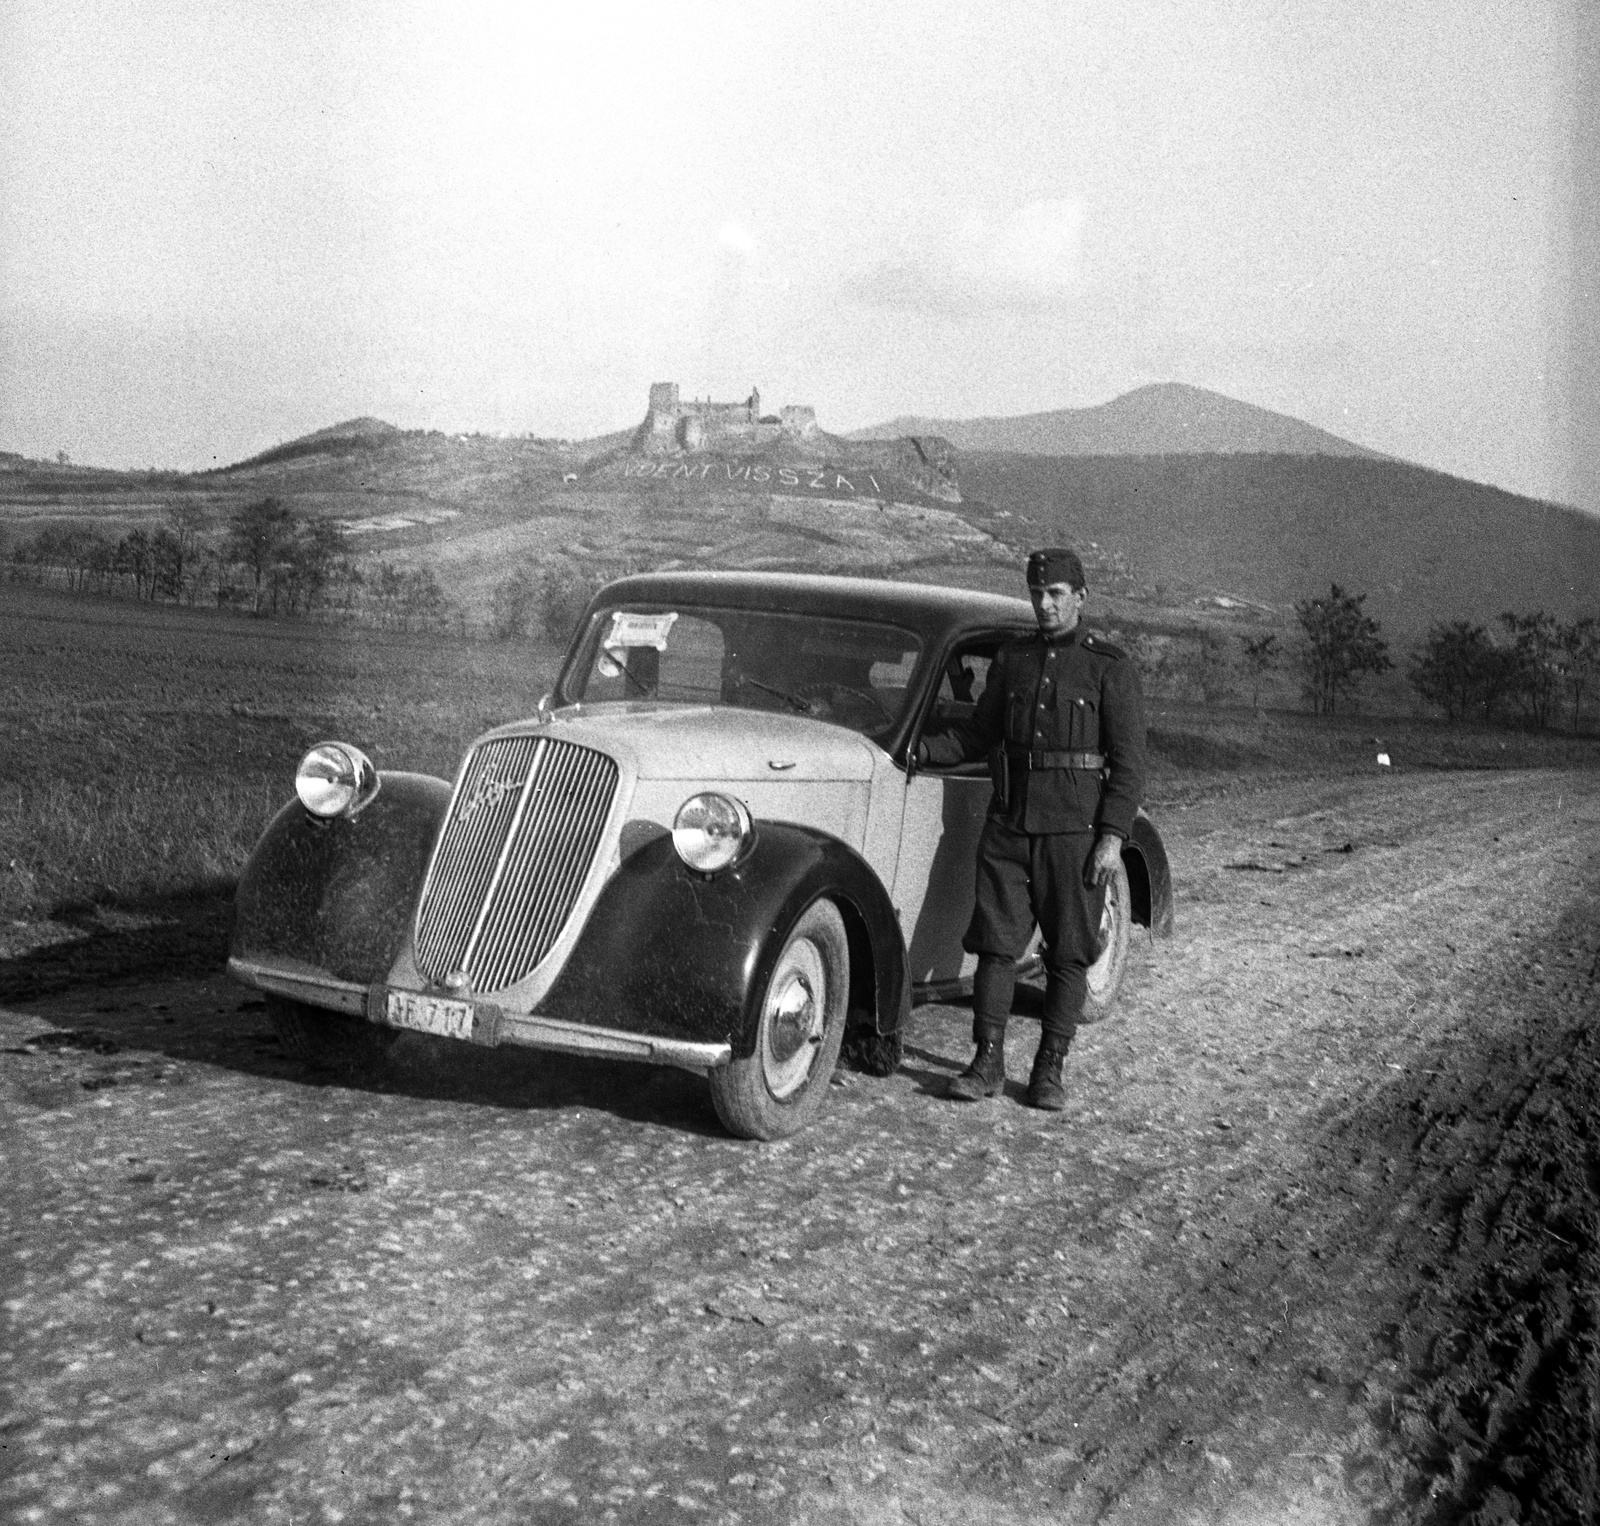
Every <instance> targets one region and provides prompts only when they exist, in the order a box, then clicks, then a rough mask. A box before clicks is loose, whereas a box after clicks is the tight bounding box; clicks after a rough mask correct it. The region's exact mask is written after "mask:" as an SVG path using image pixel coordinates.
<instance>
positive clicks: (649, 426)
mask: <svg viewBox="0 0 1600 1526" xmlns="http://www.w3.org/2000/svg"><path fill="white" fill-rule="evenodd" d="M816 432H817V411H816V409H815V408H811V407H806V406H800V407H788V408H780V409H779V410H778V411H777V413H775V414H773V413H768V414H763V413H762V411H761V394H760V392H758V391H757V390H756V389H755V388H751V391H750V396H749V397H747V398H746V399H745V400H744V401H743V402H742V403H714V402H712V401H711V400H710V399H709V398H707V399H705V400H704V401H702V400H701V399H700V398H690V399H689V400H688V401H687V402H686V401H684V399H683V398H682V397H680V396H679V395H678V384H677V382H655V383H653V384H652V385H651V387H650V411H649V412H648V413H647V414H646V415H645V421H644V428H643V430H642V431H641V434H642V436H643V438H642V439H641V441H640V445H641V447H642V448H643V449H644V450H645V451H646V452H647V453H649V454H652V455H655V454H660V453H664V452H668V451H696V450H719V449H746V450H747V449H750V448H751V447H758V446H763V445H775V444H778V443H779V442H781V441H786V440H803V439H806V438H808V437H810V436H813V435H815V434H816Z"/></svg>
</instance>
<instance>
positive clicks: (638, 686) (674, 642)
mask: <svg viewBox="0 0 1600 1526" xmlns="http://www.w3.org/2000/svg"><path fill="white" fill-rule="evenodd" d="M920 651H921V644H920V642H919V641H918V639H917V638H916V637H915V636H914V635H912V634H911V632H910V631H907V630H902V629H901V628H900V627H899V626H896V625H887V624H884V623H882V622H880V621H875V620H825V619H820V618H818V617H817V616H815V615H792V614H782V613H779V612H776V611H771V610H757V609H715V608H707V607H705V606H703V605H694V606H685V607H678V608H673V607H668V606H665V605H654V604H629V605H625V606H623V607H621V608H613V609H603V610H600V611H599V612H598V613H596V614H595V615H594V617H593V618H592V619H591V620H590V622H589V625H588V628H587V629H586V630H585V631H584V633H583V635H582V637H581V638H580V640H579V643H578V651H577V655H576V657H575V658H574V660H573V662H572V665H571V667H570V668H569V670H568V672H567V677H566V680H565V682H564V683H563V684H562V689H561V697H562V699H563V700H565V701H566V702H567V703H569V704H571V703H576V702H577V701H579V700H582V701H584V702H585V703H588V704H595V703H598V702H600V701H603V700H678V701H682V702H685V703H689V704H702V705H729V706H732V707H734V708H736V709H740V710H777V711H782V712H784V713H786V714H790V715H809V716H811V717H813V718H815V719H817V720H823V721H832V722H834V723H835V724H836V725H840V726H848V727H850V729H851V730H853V731H859V732H861V733H862V734H863V735H865V736H877V735H880V734H882V733H884V732H887V731H889V730H891V729H892V728H893V726H894V723H895V721H896V719H897V718H898V717H899V715H900V712H901V710H902V709H904V707H905V703H906V694H907V691H908V689H909V686H910V682H911V672H912V669H913V668H914V667H915V666H916V663H917V656H918V654H919V652H920Z"/></svg>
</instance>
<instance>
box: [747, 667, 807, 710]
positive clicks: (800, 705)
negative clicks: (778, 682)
mask: <svg viewBox="0 0 1600 1526" xmlns="http://www.w3.org/2000/svg"><path fill="white" fill-rule="evenodd" d="M743 682H745V683H747V684H749V685H750V687H751V688H752V689H762V690H765V691H766V692H767V693H768V694H771V695H774V696H775V697H776V698H778V699H781V700H782V701H783V702H784V704H786V705H787V706H788V707H789V708H790V709H791V710H793V711H794V712H795V714H796V715H810V714H811V701H810V700H808V699H802V698H801V697H800V696H799V695H798V694H791V693H790V692H789V690H787V689H779V688H777V687H775V686H774V685H772V684H764V683H762V682H761V680H760V679H759V678H751V677H750V676H749V675H748V674H746V675H745V677H744V679H743Z"/></svg>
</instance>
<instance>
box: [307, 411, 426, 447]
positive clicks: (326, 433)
mask: <svg viewBox="0 0 1600 1526" xmlns="http://www.w3.org/2000/svg"><path fill="white" fill-rule="evenodd" d="M402 432H403V431H401V430H400V428H399V427H398V426H396V425H394V424H390V423H387V422H385V421H384V420H383V419H374V418H371V417H368V416H367V415H365V414H363V415H362V417H361V418H359V419H346V420H345V421H344V423H342V424H330V425H328V427H327V428H326V429H318V430H315V431H313V432H312V433H311V434H307V435H301V436H300V441H299V443H301V444H304V443H305V442H306V441H308V440H371V439H380V440H381V439H383V438H384V437H385V436H388V435H397V434H400V433H402Z"/></svg>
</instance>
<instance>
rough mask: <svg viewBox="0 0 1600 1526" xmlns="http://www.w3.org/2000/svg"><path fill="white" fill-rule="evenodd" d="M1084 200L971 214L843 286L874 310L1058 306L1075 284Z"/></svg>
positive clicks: (947, 310) (1026, 309)
mask: <svg viewBox="0 0 1600 1526" xmlns="http://www.w3.org/2000/svg"><path fill="white" fill-rule="evenodd" d="M1083 216H1084V211H1083V203H1082V202H1080V201H1078V200H1076V199H1074V198H1070V197H1068V198H1060V199H1053V200H1048V201H1031V202H1029V203H1027V204H1026V205H1025V206H1022V207H1019V208H1017V209H1016V210H1015V211H1014V212H1011V213H1009V214H1007V215H1006V216H1004V217H1001V218H993V217H983V216H978V217H971V218H967V219H965V220H964V221H957V222H955V223H953V224H951V225H950V226H948V227H945V228H941V229H939V230H937V231H936V232H935V233H934V235H933V236H932V238H931V239H930V240H929V241H928V243H927V244H926V245H924V246H922V247H919V248H917V249H915V250H910V251H906V252H902V253H897V254H895V255H893V256H891V257H889V258H887V259H884V260H881V261H879V262H878V263H877V264H875V265H873V266H871V267H870V268H868V269H867V270H865V271H863V272H861V273H860V274H859V275H857V276H854V277H852V278H851V279H850V280H849V281H848V282H847V283H846V295H847V296H849V297H850V298H852V299H853V300H855V301H857V302H861V303H865V304H866V305H868V306H870V307H886V308H893V309H897V310H923V311H934V312H944V313H961V312H971V311H985V310H995V309H1003V310H1008V311H1020V312H1032V311H1038V310H1040V309H1043V308H1052V307H1059V306H1061V305H1062V304H1063V303H1064V302H1066V301H1067V300H1068V299H1069V298H1070V296H1071V295H1072V293H1073V291H1074V289H1075V287H1076V285H1077V282H1078V271H1079V263H1080V250H1081V245H1082V239H1083Z"/></svg>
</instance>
